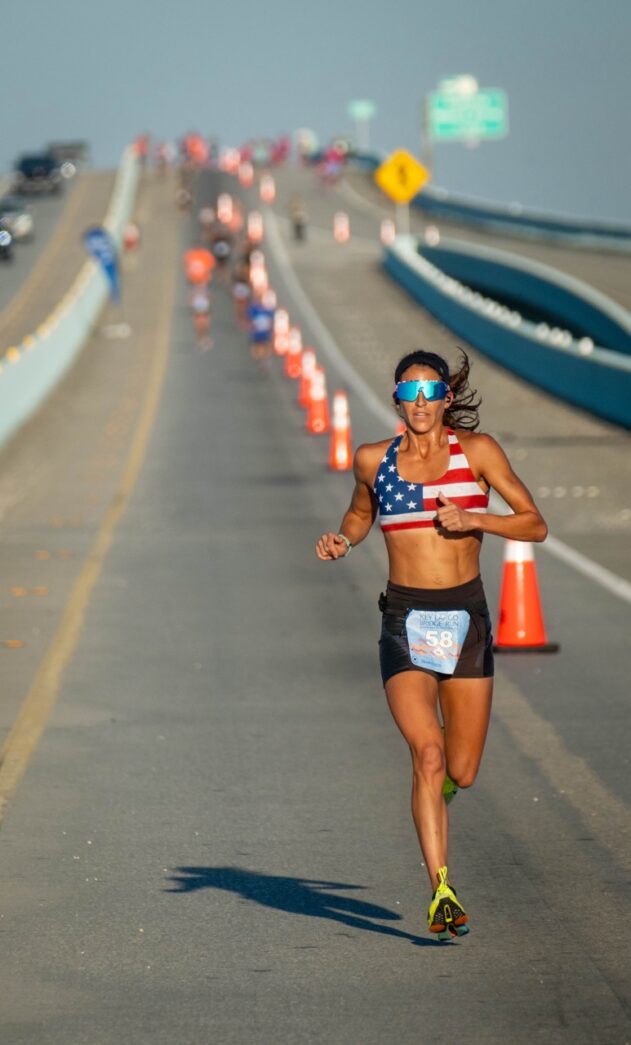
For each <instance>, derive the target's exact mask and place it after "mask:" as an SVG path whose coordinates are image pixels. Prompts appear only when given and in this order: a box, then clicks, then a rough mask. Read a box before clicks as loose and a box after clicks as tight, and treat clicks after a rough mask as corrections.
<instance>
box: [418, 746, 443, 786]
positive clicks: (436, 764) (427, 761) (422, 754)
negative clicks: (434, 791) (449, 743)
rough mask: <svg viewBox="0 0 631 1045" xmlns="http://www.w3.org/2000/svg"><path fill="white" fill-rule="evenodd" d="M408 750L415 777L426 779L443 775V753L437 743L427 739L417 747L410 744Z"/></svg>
mask: <svg viewBox="0 0 631 1045" xmlns="http://www.w3.org/2000/svg"><path fill="white" fill-rule="evenodd" d="M410 750H411V752H412V764H413V767H414V776H415V777H422V778H424V779H427V778H431V777H434V776H437V775H439V774H440V775H441V776H444V775H445V753H444V751H443V748H442V746H441V745H440V744H439V743H437V742H436V741H429V742H427V743H424V744H421V745H419V746H418V747H417V746H412V747H411V748H410Z"/></svg>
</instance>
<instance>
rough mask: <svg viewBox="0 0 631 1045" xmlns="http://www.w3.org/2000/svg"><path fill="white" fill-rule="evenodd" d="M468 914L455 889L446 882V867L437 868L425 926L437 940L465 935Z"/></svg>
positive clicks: (467, 927) (467, 930)
mask: <svg viewBox="0 0 631 1045" xmlns="http://www.w3.org/2000/svg"><path fill="white" fill-rule="evenodd" d="M468 921H469V915H468V914H467V912H466V911H465V909H464V908H463V906H462V904H461V903H460V901H459V899H458V897H457V896H456V891H455V889H452V887H451V886H450V885H448V884H447V868H446V867H439V868H438V888H437V889H436V892H435V893H434V895H433V897H432V902H431V904H430V905H429V911H428V914H427V927H428V929H429V931H430V932H431V933H436V934H437V935H438V939H439V940H449V939H450V938H451V937H452V936H465V935H466V933H468V932H469V926H468V925H467V922H468Z"/></svg>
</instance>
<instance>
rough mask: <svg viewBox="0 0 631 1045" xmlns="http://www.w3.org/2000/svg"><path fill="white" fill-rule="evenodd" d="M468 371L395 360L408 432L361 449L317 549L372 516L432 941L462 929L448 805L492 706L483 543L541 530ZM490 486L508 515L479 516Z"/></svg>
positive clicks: (383, 658) (391, 680)
mask: <svg viewBox="0 0 631 1045" xmlns="http://www.w3.org/2000/svg"><path fill="white" fill-rule="evenodd" d="M468 377H469V360H468V357H467V355H466V353H464V352H463V353H462V360H461V365H460V368H459V369H458V371H457V372H456V373H454V374H450V372H449V367H448V364H447V363H446V362H445V360H444V359H443V358H442V357H441V356H438V355H436V354H435V353H434V352H424V351H417V352H412V353H410V354H409V355H407V356H404V358H403V359H402V360H401V361H400V363H399V364H398V366H397V368H396V371H395V377H394V380H395V389H394V393H393V399H394V403H395V408H396V409H397V411H398V413H399V414H400V416H401V418H402V420H403V421H404V423H405V432H404V433H403V434H402V435H398V436H397V437H396V438H395V439H393V440H389V439H386V440H383V441H382V442H380V443H370V444H366V445H364V446H360V447H359V449H358V450H357V453H356V455H355V462H354V471H355V490H354V492H353V496H352V500H351V504H350V507H349V509H348V511H347V512H346V514H345V515H344V518H343V519H342V524H341V526H340V531H339V533H332V532H331V533H325V534H323V535H322V537H320V539H319V541H318V542H317V545H316V554H317V556H318V558H320V559H322V560H324V561H333V560H337V559H341V558H343V557H345V556H346V555H348V554H349V553H350V550H351V548H353V546H354V545H356V544H358V543H359V542H360V541H362V540H363V539H364V537H366V536H367V534H368V532H369V530H370V528H371V526H372V524H373V522H374V520H375V518H376V517H377V516H379V523H380V526H381V529H382V530H383V534H384V538H385V541H386V547H387V550H388V558H389V580H388V585H387V588H386V592H385V594H382V595H381V597H380V599H379V608H380V610H381V612H382V614H383V620H382V631H381V639H380V643H379V649H380V662H381V675H382V679H383V683H384V686H385V691H386V697H387V700H388V705H389V707H390V711H391V712H392V715H393V717H394V720H395V722H396V724H397V726H398V727H399V729H400V731H401V733H402V734H403V736H404V738H405V740H406V741H407V743H408V745H409V748H410V753H411V756H412V815H413V818H414V824H415V827H416V831H417V834H418V838H419V842H420V845H421V850H422V853H423V857H424V861H425V866H426V868H427V872H428V874H429V878H430V882H431V887H432V890H433V896H432V901H431V903H430V907H429V913H428V927H429V930H430V932H432V933H436V934H437V935H438V938H439V939H442V940H445V939H449V938H450V936H461V935H463V934H465V933H466V932H468V930H469V927H468V925H467V922H468V915H467V913H466V911H465V909H464V907H463V905H462V902H461V900H459V899H458V897H457V895H456V891H455V889H454V888H453V886H452V885H451V884H450V883H449V878H448V870H447V863H448V861H447V835H448V816H447V804H448V802H449V801H450V799H451V798H453V796H454V794H455V793H456V791H457V789H458V788H461V787H470V786H471V785H472V784H473V782H474V780H475V778H476V775H477V772H478V768H479V765H480V760H481V758H482V751H483V748H484V742H485V739H486V732H487V728H488V723H489V716H490V712H491V697H492V691H493V646H492V636H491V621H490V617H489V612H488V608H487V605H486V599H485V595H484V589H483V587H482V581H481V578H480V567H479V560H480V546H481V544H482V537H483V535H484V534H485V533H490V534H495V535H496V536H498V537H507V538H510V539H511V540H517V541H543V540H544V539H545V537H546V534H547V526H546V524H545V522H544V520H543V518H542V516H541V514H540V512H539V510H538V508H537V506H536V505H535V503H534V501H533V499H532V497H531V495H530V493H529V491H528V490H527V489H526V487H525V486H524V484H523V483H522V481H521V480H520V479H519V478H518V476H516V475H515V473H514V472H513V469H512V468H511V465H510V463H509V461H508V459H507V457H506V455H505V454H504V452H503V450H502V449H501V447H500V446H499V445H498V444H497V443H496V441H495V440H494V439H493V438H492V437H491V436H489V435H483V434H481V433H480V434H477V433H476V432H475V429H476V428H477V427H478V424H479V418H478V407H479V405H480V400H479V399H478V398H476V395H477V394H476V392H475V391H473V390H472V389H471V388H470V387H469V381H468ZM491 487H492V488H493V489H494V490H496V491H497V492H498V493H499V494H500V495H501V497H502V498H503V499H504V501H506V503H507V504H508V506H509V507H510V508H511V509H512V512H513V514H512V515H491V514H489V513H488V510H487V509H488V501H489V491H490V489H491ZM439 707H440V717H439V713H438V709H439ZM441 718H442V725H441Z"/></svg>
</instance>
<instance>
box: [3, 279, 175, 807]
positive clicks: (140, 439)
mask: <svg viewBox="0 0 631 1045" xmlns="http://www.w3.org/2000/svg"><path fill="white" fill-rule="evenodd" d="M175 288H176V269H175V266H171V267H169V266H166V274H165V278H164V282H163V286H162V291H161V293H160V295H159V300H160V301H161V302H162V307H161V309H160V313H159V316H158V324H159V325H158V336H157V339H156V351H155V355H154V357H153V365H152V368H151V371H150V375H149V382H148V387H147V391H146V395H145V398H144V403H143V407H142V412H141V415H140V418H139V421H138V424H137V426H136V431H135V433H134V437H133V440H132V444H131V447H130V451H129V454H128V457H127V460H126V462H125V467H124V470H123V473H122V476H121V480H120V483H119V485H118V488H117V490H116V492H115V494H114V497H113V498H112V502H111V504H110V507H109V509H108V511H107V514H106V515H105V517H104V519H103V522H102V523H101V526H100V529H99V532H98V534H97V537H96V540H95V542H94V544H93V545H92V548H91V550H90V552H89V554H88V556H87V558H86V560H85V562H84V564H83V566H82V568H81V572H80V573H79V576H78V577H77V580H76V581H75V584H74V587H73V589H72V592H71V593H70V596H69V598H68V601H67V603H66V607H65V609H64V613H63V617H62V619H61V623H60V625H59V628H58V630H57V633H56V635H55V637H54V639H53V641H52V642H51V644H50V647H49V649H48V651H47V653H46V656H45V658H44V660H43V662H42V665H41V667H40V669H39V671H38V673H37V675H36V677H35V679H34V681H33V684H32V686H31V688H30V690H29V692H28V693H27V695H26V697H25V699H24V702H23V704H22V707H21V708H20V711H19V714H18V716H17V718H16V720H15V722H14V723H13V726H12V728H11V731H10V733H9V735H8V736H7V739H6V741H5V743H4V746H3V748H2V751H1V752H0V823H1V822H2V820H3V818H4V813H5V810H6V807H7V804H8V802H9V799H10V798H11V795H12V794H13V792H14V791H15V788H16V787H17V785H18V783H19V781H20V780H21V778H22V776H23V774H24V772H25V770H26V768H27V766H28V763H29V760H30V758H31V756H32V754H33V752H34V751H35V749H36V747H37V744H38V742H39V739H40V737H41V735H42V733H43V731H44V728H45V726H46V723H47V722H48V719H49V717H50V714H51V712H52V710H53V708H54V706H55V701H56V699H57V694H58V692H59V687H60V684H61V680H62V678H63V673H64V670H65V668H66V666H67V664H68V662H69V660H70V658H71V657H72V655H73V653H74V650H75V647H76V645H77V642H78V640H79V636H80V634H81V629H82V627H83V622H84V619H85V615H86V611H87V608H88V604H89V601H90V597H91V595H92V590H93V588H94V586H95V584H96V582H97V581H98V579H99V576H100V574H101V570H102V568H103V563H104V561H105V557H106V555H107V553H108V551H109V549H110V547H111V544H112V541H113V539H114V531H115V529H116V526H117V524H118V522H119V521H120V519H121V517H122V515H123V513H124V512H125V510H126V508H127V505H128V504H129V501H130V498H131V495H132V493H133V490H134V487H135V485H136V480H137V479H138V475H139V472H140V469H141V466H142V463H143V460H144V457H145V453H146V450H147V445H148V442H149V437H150V435H151V430H152V428H153V424H154V421H155V416H156V412H157V409H158V405H159V402H160V394H161V391H162V385H163V382H164V376H165V373H166V367H167V361H168V356H169V335H170V327H171V317H172V314H173V307H174V303H175Z"/></svg>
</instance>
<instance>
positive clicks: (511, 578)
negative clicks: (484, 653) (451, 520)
mask: <svg viewBox="0 0 631 1045" xmlns="http://www.w3.org/2000/svg"><path fill="white" fill-rule="evenodd" d="M493 649H495V650H496V651H497V652H498V653H555V652H556V650H558V649H559V644H558V643H557V642H548V638H547V635H546V629H545V626H544V623H543V613H542V611H541V599H540V597H539V585H538V583H537V570H536V567H535V557H534V553H533V550H532V544H531V543H530V542H529V541H508V540H507V541H506V545H505V548H504V572H503V574H502V589H501V592H500V618H499V623H498V626H497V640H496V642H495V645H494V647H493Z"/></svg>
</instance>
